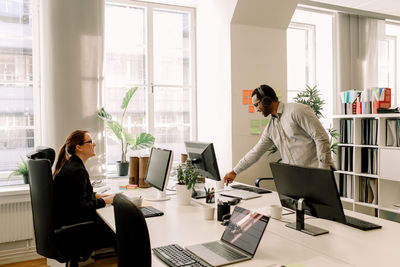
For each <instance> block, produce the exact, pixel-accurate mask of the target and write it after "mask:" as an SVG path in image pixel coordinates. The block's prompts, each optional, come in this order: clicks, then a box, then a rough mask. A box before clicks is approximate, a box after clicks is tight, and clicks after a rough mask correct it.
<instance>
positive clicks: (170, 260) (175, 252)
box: [153, 244, 212, 267]
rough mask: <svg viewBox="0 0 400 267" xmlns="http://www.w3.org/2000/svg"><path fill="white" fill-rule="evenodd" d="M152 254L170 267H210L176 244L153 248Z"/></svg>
mask: <svg viewBox="0 0 400 267" xmlns="http://www.w3.org/2000/svg"><path fill="white" fill-rule="evenodd" d="M153 252H154V254H155V255H156V256H157V257H158V258H159V259H160V260H162V261H163V262H164V263H166V264H167V265H168V266H171V267H183V266H185V267H186V266H187V267H189V266H193V267H212V266H211V265H209V264H208V263H206V262H205V261H203V260H202V259H200V258H199V257H197V256H196V255H194V254H193V253H191V252H190V251H188V250H186V249H183V248H182V247H181V246H179V245H177V244H171V245H168V246H163V247H158V248H153Z"/></svg>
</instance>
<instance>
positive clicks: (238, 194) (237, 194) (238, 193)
mask: <svg viewBox="0 0 400 267" xmlns="http://www.w3.org/2000/svg"><path fill="white" fill-rule="evenodd" d="M220 195H221V196H225V197H234V198H240V199H243V200H247V199H252V198H257V197H261V195H260V194H257V193H254V192H250V191H244V190H239V189H237V190H236V189H234V190H227V191H222V192H221V193H220Z"/></svg>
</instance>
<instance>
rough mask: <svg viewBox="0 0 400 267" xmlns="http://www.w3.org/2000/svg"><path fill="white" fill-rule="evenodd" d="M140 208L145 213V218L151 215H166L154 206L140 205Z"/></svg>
mask: <svg viewBox="0 0 400 267" xmlns="http://www.w3.org/2000/svg"><path fill="white" fill-rule="evenodd" d="M140 210H141V211H142V213H143V216H144V217H145V218H149V217H156V216H162V215H164V212H162V211H161V210H158V209H156V208H154V207H151V206H149V207H140Z"/></svg>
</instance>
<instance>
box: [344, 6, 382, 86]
mask: <svg viewBox="0 0 400 267" xmlns="http://www.w3.org/2000/svg"><path fill="white" fill-rule="evenodd" d="M336 31H337V34H336V36H337V45H336V47H337V56H338V57H337V88H338V90H339V91H346V90H350V89H356V90H363V89H366V88H370V87H378V86H379V84H378V58H379V43H380V42H381V41H383V40H384V38H385V21H384V20H378V19H373V18H367V17H363V16H357V15H349V14H343V13H339V14H338V15H337V20H336Z"/></svg>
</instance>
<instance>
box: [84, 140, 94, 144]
mask: <svg viewBox="0 0 400 267" xmlns="http://www.w3.org/2000/svg"><path fill="white" fill-rule="evenodd" d="M84 144H91V145H93V144H95V142H94V140H92V139H90V140H88V141H86V142H83V143H82V145H84Z"/></svg>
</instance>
